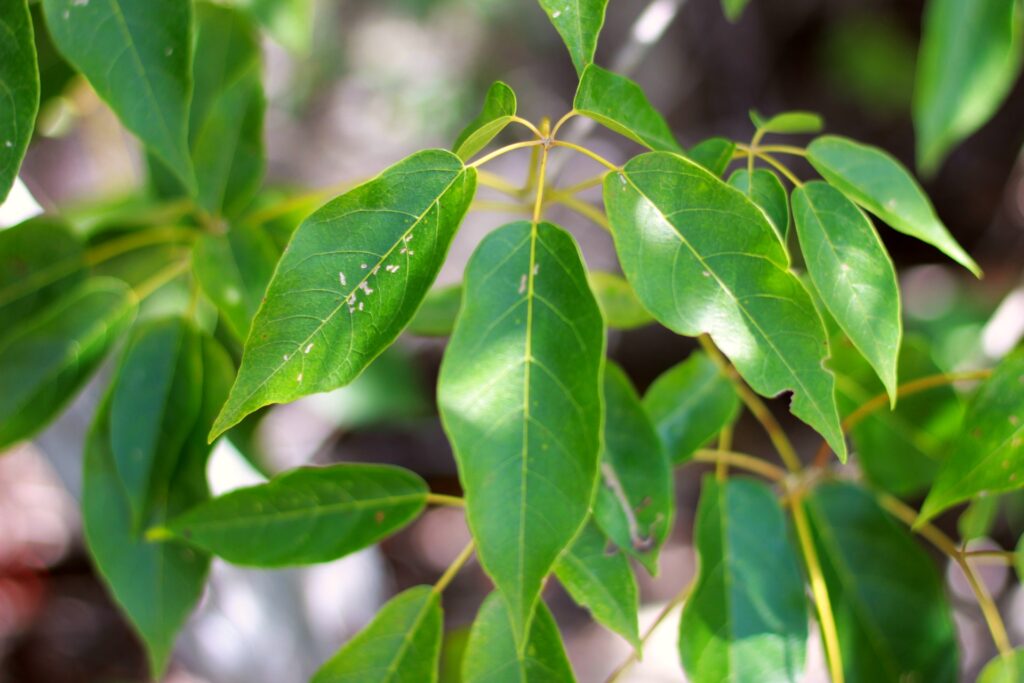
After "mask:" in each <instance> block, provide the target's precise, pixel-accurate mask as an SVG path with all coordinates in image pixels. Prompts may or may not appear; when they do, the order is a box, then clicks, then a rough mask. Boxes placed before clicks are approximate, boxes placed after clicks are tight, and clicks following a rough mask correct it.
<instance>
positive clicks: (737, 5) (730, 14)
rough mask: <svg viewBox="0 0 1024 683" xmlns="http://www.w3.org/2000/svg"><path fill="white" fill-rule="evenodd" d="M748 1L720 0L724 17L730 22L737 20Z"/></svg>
mask: <svg viewBox="0 0 1024 683" xmlns="http://www.w3.org/2000/svg"><path fill="white" fill-rule="evenodd" d="M749 2H750V0H722V11H723V12H725V18H726V19H728V20H729V21H732V22H735V21H739V18H740V16H741V15H742V14H743V10H744V9H746V7H747V3H749Z"/></svg>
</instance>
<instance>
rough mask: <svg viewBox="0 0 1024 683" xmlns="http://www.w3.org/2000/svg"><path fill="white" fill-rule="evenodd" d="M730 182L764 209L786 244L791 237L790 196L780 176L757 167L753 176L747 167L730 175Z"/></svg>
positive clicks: (769, 220) (780, 238) (776, 232)
mask: <svg viewBox="0 0 1024 683" xmlns="http://www.w3.org/2000/svg"><path fill="white" fill-rule="evenodd" d="M751 178H753V182H751ZM729 184H730V185H732V186H733V187H735V188H736V189H737V190H739V191H740V192H742V193H743V194H745V195H747V197H749V198H750V201H752V202H754V204H755V205H757V207H758V208H759V209H761V210H762V211H764V215H765V216H766V217H767V218H768V222H769V223H771V226H772V229H773V230H775V234H776V235H778V236H779V240H781V242H782V244H783V245H785V244H786V240H787V239H788V238H789V197H787V196H786V188H785V187H784V186H783V185H782V181H781V180H779V177H778V176H777V175H775V174H774V173H772V172H771V171H769V170H768V169H766V168H755V169H754V175H753V176H751V175H750V172H749V171H747V169H739V170H737V171H734V172H733V174H732V175H730V176H729Z"/></svg>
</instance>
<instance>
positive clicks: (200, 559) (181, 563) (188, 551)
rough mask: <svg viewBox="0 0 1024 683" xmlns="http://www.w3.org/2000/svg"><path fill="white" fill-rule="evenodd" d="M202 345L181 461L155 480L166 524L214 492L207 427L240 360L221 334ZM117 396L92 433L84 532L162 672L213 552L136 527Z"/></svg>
mask: <svg viewBox="0 0 1024 683" xmlns="http://www.w3.org/2000/svg"><path fill="white" fill-rule="evenodd" d="M201 345H202V358H203V360H202V366H203V368H202V389H201V392H202V396H203V397H202V405H201V407H200V409H199V412H198V419H197V420H195V421H194V422H193V423H190V424H179V425H175V428H176V429H177V430H180V431H183V432H185V433H187V434H188V437H187V438H186V439H185V441H184V443H182V448H181V451H180V452H179V453H177V454H175V456H176V457H175V458H174V459H175V462H176V463H177V466H176V468H175V469H174V471H173V472H172V471H163V475H164V476H165V477H166V478H165V479H164V480H163V481H162V482H160V483H159V485H158V486H156V487H155V488H157V489H159V491H160V493H159V495H158V496H157V499H156V503H157V504H156V505H155V506H154V507H153V509H152V510H151V513H150V516H149V517H148V518H147V523H149V524H159V523H161V522H162V521H164V520H165V519H166V518H167V517H168V516H170V515H174V514H176V513H177V512H180V511H181V510H183V509H185V508H187V507H190V506H192V505H194V504H196V503H197V502H198V501H200V500H202V499H204V498H205V497H206V496H208V495H209V493H208V491H207V487H206V458H207V456H208V455H209V451H210V447H209V446H208V445H207V444H206V432H207V430H208V427H209V425H210V423H212V422H213V417H214V415H216V412H217V408H218V406H220V404H221V403H222V402H223V401H224V397H225V396H227V392H228V387H229V386H230V385H231V376H232V374H233V370H234V368H233V366H232V364H231V359H230V358H229V357H228V356H227V354H226V353H225V351H224V350H223V349H222V348H221V347H220V346H219V345H218V344H217V343H216V342H215V341H213V340H212V339H209V338H203V339H202V341H201ZM110 401H111V394H110V393H108V395H107V397H106V398H105V399H104V402H103V404H102V405H101V406H100V410H99V411H98V412H97V414H96V418H95V421H94V422H93V426H92V429H91V431H90V433H89V436H88V439H87V441H86V448H85V465H84V474H83V484H82V516H83V525H84V527H85V537H86V540H87V541H88V544H89V552H90V553H91V554H92V558H93V561H94V562H95V563H96V566H97V568H98V569H99V572H100V574H101V576H102V578H103V581H104V583H105V584H106V585H107V587H108V588H109V589H110V591H111V593H112V594H113V596H114V599H115V600H116V601H117V603H118V604H119V605H120V606H121V609H122V610H123V611H124V613H125V614H126V615H127V616H128V619H129V620H130V621H131V623H132V625H133V626H134V627H135V629H136V630H137V631H138V633H139V635H141V636H142V639H143V641H144V642H145V643H146V649H147V651H148V654H149V663H150V671H151V674H152V678H154V679H159V678H160V677H161V674H162V673H163V670H164V668H165V667H166V665H167V660H168V657H169V656H170V652H171V648H172V647H173V645H174V640H175V637H176V636H177V633H178V630H179V629H180V628H181V627H182V625H183V624H184V623H185V619H186V618H187V617H188V614H189V612H191V611H192V608H193V607H194V606H195V604H196V603H197V602H198V601H199V597H200V595H202V591H203V584H204V583H205V580H206V571H207V568H208V567H209V564H210V559H209V557H208V556H207V555H205V554H204V553H199V552H196V551H195V550H194V549H192V548H188V547H186V546H184V545H181V544H178V543H150V542H149V541H147V540H145V539H143V538H142V537H141V535H140V534H138V533H136V531H135V530H134V529H133V525H132V509H131V504H130V501H129V499H128V498H127V496H126V494H125V488H124V486H123V485H122V482H121V479H120V477H119V476H118V474H117V468H116V465H115V464H114V455H113V452H112V450H111V445H110V444H111V436H112V435H111V426H110V410H109V408H110Z"/></svg>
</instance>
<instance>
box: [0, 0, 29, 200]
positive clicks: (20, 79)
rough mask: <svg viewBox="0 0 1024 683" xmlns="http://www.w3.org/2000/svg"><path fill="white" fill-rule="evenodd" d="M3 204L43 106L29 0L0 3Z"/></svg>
mask: <svg viewBox="0 0 1024 683" xmlns="http://www.w3.org/2000/svg"><path fill="white" fill-rule="evenodd" d="M0 35H3V39H2V40H0V92H3V93H4V96H3V97H2V98H0V204H2V203H3V201H4V199H6V198H7V193H8V192H10V190H11V186H12V185H13V184H14V179H15V178H16V177H18V168H19V167H21V160H22V158H23V157H24V156H25V150H26V149H28V143H29V140H31V139H32V131H33V130H34V129H35V126H36V112H37V111H38V110H39V67H38V66H37V65H36V46H35V38H34V34H33V31H32V15H30V14H29V11H28V3H27V2H26V1H25V0H5V2H3V3H2V4H0Z"/></svg>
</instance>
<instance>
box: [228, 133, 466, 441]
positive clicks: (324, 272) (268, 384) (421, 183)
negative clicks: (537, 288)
mask: <svg viewBox="0 0 1024 683" xmlns="http://www.w3.org/2000/svg"><path fill="white" fill-rule="evenodd" d="M475 189H476V171H475V170H473V169H467V168H466V167H465V166H463V164H462V161H461V160H459V158H458V157H456V156H455V155H454V154H452V153H451V152H446V151H444V150H427V151H424V152H418V153H416V154H414V155H412V156H411V157H408V158H406V159H405V160H404V161H401V162H399V163H398V164H395V165H394V166H392V167H391V168H389V169H387V170H386V171H384V172H383V173H382V174H380V175H379V176H377V177H376V178H374V179H373V180H371V181H369V182H367V183H365V184H363V185H360V186H359V187H357V188H355V189H353V190H351V191H349V192H347V193H345V194H343V195H341V196H340V197H338V198H337V199H335V200H333V201H331V202H329V203H327V204H326V205H325V206H324V207H323V208H321V209H320V210H318V211H316V212H315V213H314V214H313V215H311V216H310V217H309V218H307V219H306V220H305V221H304V222H303V223H302V225H300V226H299V227H298V229H297V230H296V231H295V234H294V235H293V236H292V240H291V242H290V243H289V245H288V248H287V249H286V250H285V253H284V256H282V257H281V260H280V262H279V263H278V265H277V270H276V271H275V273H274V277H273V279H272V280H271V281H270V286H269V288H268V289H267V293H266V300H265V301H264V302H263V304H262V306H261V307H260V309H259V311H258V312H257V314H256V318H255V319H254V320H253V324H252V328H251V329H250V332H249V339H248V341H247V342H246V345H245V353H244V355H243V356H242V367H241V369H240V370H239V372H238V378H237V379H236V380H235V385H234V386H233V387H232V388H231V395H230V397H229V398H228V402H227V404H226V405H225V406H224V409H223V410H222V411H221V414H220V415H219V416H218V417H217V421H216V423H214V427H213V430H212V432H211V433H210V437H211V438H213V437H216V436H217V435H219V434H220V433H222V432H224V431H225V430H226V429H228V428H229V427H231V426H232V425H234V424H236V423H237V422H238V421H239V420H241V419H242V418H243V417H245V416H246V415H248V414H249V413H251V412H253V411H254V410H256V409H257V408H260V407H262V406H265V405H268V404H270V403H281V402H285V401H292V400H295V399H296V398H299V397H301V396H306V395H308V394H313V393H317V392H322V391H329V390H331V389H336V388H338V387H340V386H343V385H345V384H347V383H349V382H351V381H352V380H353V379H355V378H356V377H357V376H358V375H359V373H360V372H362V370H363V368H365V367H366V366H367V365H369V363H370V362H371V361H372V360H373V359H374V358H376V357H377V356H378V355H379V354H380V352H381V351H383V350H384V349H385V348H387V347H388V345H390V344H391V342H393V341H394V340H395V338H396V337H397V336H398V334H399V332H401V330H402V328H403V327H405V325H406V324H407V323H408V322H409V320H410V319H411V318H412V317H413V314H414V313H415V312H416V309H417V308H418V307H419V304H420V302H421V301H422V300H423V297H424V295H426V293H427V290H428V289H429V288H430V285H431V284H432V283H433V281H434V278H436V277H437V273H438V271H439V270H440V268H441V263H442V262H443V261H444V257H445V254H446V253H447V252H448V246H449V245H450V244H451V240H452V237H454V235H455V230H456V229H457V228H458V226H459V222H460V221H461V220H462V217H463V216H464V215H465V213H466V210H467V209H468V208H469V203H470V201H471V200H472V198H473V193H474V191H475Z"/></svg>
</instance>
